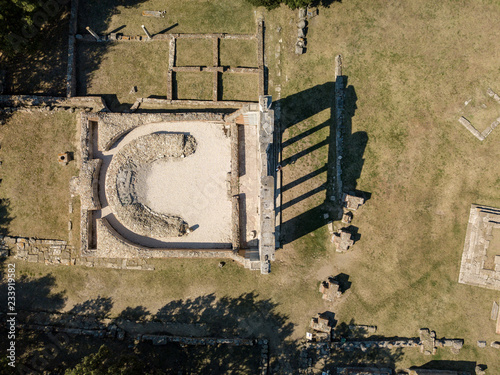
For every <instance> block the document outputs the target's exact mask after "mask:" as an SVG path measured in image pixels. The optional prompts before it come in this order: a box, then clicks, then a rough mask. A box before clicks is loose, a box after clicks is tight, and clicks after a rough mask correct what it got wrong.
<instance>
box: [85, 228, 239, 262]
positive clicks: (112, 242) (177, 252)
mask: <svg viewBox="0 0 500 375" xmlns="http://www.w3.org/2000/svg"><path fill="white" fill-rule="evenodd" d="M96 225H97V226H96V229H97V237H98V238H99V247H98V249H97V251H96V252H93V253H92V255H95V256H97V257H117V258H134V259H141V258H142V259H146V258H232V259H235V258H234V257H233V250H232V249H173V248H172V249H158V248H148V247H144V246H139V245H137V244H134V243H132V242H130V241H128V240H126V239H125V238H123V237H122V236H121V235H120V234H119V233H118V232H117V231H116V230H114V228H113V227H112V226H111V225H110V224H109V222H108V221H107V220H106V219H105V218H102V219H97V224H96Z"/></svg>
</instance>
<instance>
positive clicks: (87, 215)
mask: <svg viewBox="0 0 500 375" xmlns="http://www.w3.org/2000/svg"><path fill="white" fill-rule="evenodd" d="M261 101H262V103H261V105H259V104H257V103H256V104H249V105H244V106H242V107H241V108H240V109H238V110H236V111H235V112H233V113H227V111H225V112H222V111H221V112H218V111H217V110H214V111H212V112H210V111H206V112H183V111H182V110H177V111H176V112H175V113H142V114H138V113H104V112H99V113H87V112H85V113H82V114H81V115H80V125H81V132H80V134H81V141H80V148H81V155H80V157H79V158H78V159H79V162H80V174H79V176H78V177H76V178H73V180H72V183H71V192H72V195H74V196H75V195H78V196H80V202H81V222H80V247H81V256H82V257H84V258H88V257H91V258H92V259H118V258H119V259H130V260H134V259H135V260H141V259H142V260H143V259H149V258H168V257H175V258H230V259H233V260H235V261H237V262H239V263H241V264H243V265H244V266H245V267H246V268H249V269H253V270H260V271H261V273H268V272H270V262H271V261H272V260H274V251H275V238H274V231H275V218H274V197H275V188H274V177H273V176H272V170H273V168H270V167H269V157H270V156H269V154H268V153H269V152H270V151H269V150H270V147H269V145H270V144H271V143H272V141H273V132H274V117H273V111H272V110H271V109H270V102H271V99H270V97H262V98H261ZM266 103H267V104H266ZM240 132H245V137H242V136H240V135H239V133H240ZM253 133H255V134H253ZM214 142H215V143H214ZM242 142H244V143H242ZM214 147H215V148H214ZM245 150H247V152H246V153H245ZM249 150H253V151H254V152H255V153H254V152H252V151H249ZM252 155H255V156H252ZM212 159H213V160H212ZM243 164H244V165H243ZM155 168H160V169H159V170H160V171H167V172H168V171H177V172H178V173H180V174H178V175H172V176H168V175H165V173H167V172H155V171H156V170H157V169H155ZM162 168H163V169H162ZM165 168H166V169H165ZM172 168H173V169H172ZM240 170H245V171H246V174H247V175H248V177H246V176H245V178H246V179H247V180H248V179H249V181H252V183H251V186H248V184H247V183H245V184H242V183H241V178H242V177H241V176H240ZM177 172H176V173H177ZM158 173H162V174H160V175H158ZM195 174H196V178H197V180H196V182H195V180H193V178H194V177H193V176H194V175H195ZM158 176H160V177H161V178H160V177H158ZM162 181H163V182H162ZM152 184H153V185H152ZM158 184H160V185H158ZM164 184H165V186H164ZM253 185H255V186H253ZM198 187H199V190H197V189H198ZM151 191H153V192H155V193H154V194H153V193H151ZM186 191H189V193H186ZM190 194H192V195H190ZM176 197H181V198H182V199H177V198H176ZM169 207H170V208H169ZM172 207H174V208H172ZM214 212H219V214H214ZM248 233H253V236H252V238H253V240H252V241H249V240H248V238H247V236H248Z"/></svg>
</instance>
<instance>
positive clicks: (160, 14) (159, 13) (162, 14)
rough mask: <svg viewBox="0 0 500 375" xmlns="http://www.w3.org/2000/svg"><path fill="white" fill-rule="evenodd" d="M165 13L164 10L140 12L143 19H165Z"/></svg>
mask: <svg viewBox="0 0 500 375" xmlns="http://www.w3.org/2000/svg"><path fill="white" fill-rule="evenodd" d="M166 13H167V12H166V11H165V10H162V11H159V10H144V11H143V12H142V15H143V17H156V18H165V14H166Z"/></svg>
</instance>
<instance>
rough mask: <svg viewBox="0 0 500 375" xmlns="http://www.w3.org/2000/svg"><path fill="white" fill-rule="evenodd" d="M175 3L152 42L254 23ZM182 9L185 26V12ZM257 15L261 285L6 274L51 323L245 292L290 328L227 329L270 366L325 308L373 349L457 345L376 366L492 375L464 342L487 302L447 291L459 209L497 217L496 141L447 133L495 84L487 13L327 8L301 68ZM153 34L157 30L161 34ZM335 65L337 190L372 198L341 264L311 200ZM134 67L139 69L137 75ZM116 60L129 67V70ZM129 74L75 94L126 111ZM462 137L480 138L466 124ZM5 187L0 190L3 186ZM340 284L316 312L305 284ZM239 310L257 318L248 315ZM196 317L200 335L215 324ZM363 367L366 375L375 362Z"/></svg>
mask: <svg viewBox="0 0 500 375" xmlns="http://www.w3.org/2000/svg"><path fill="white" fill-rule="evenodd" d="M103 4H105V3H103ZM162 4H163V3H160V2H157V1H150V2H146V3H141V5H140V7H139V8H123V9H120V10H121V14H119V13H117V14H115V15H112V16H110V18H109V19H108V20H107V21H106V22H107V23H104V22H103V25H102V26H99V25H98V23H96V24H95V26H94V27H95V28H96V29H97V30H98V31H99V32H101V31H104V30H108V31H109V30H113V29H114V28H117V27H119V26H121V25H123V24H126V28H124V29H123V32H124V33H127V32H128V33H129V34H130V33H132V31H128V30H136V29H138V27H139V26H138V25H139V23H140V22H146V21H145V19H144V20H143V19H141V18H140V17H138V18H137V19H136V18H134V17H136V16H135V14H138V12H140V10H141V9H160V8H162ZM180 4H181V2H176V1H173V2H172V8H171V9H172V11H171V12H169V13H167V18H165V19H160V20H148V22H152V23H153V22H157V21H158V25H157V28H158V29H160V28H161V27H165V28H166V27H168V25H169V24H171V23H173V22H176V21H175V18H174V17H175V16H177V17H179V18H178V20H181V19H183V20H184V21H183V22H180V21H177V22H179V26H176V28H175V29H174V30H182V31H179V32H221V31H224V32H254V28H255V24H254V14H253V9H251V8H249V7H248V6H247V5H246V3H244V2H243V1H234V2H231V4H230V5H228V4H229V3H228V2H225V3H223V2H200V1H193V2H187V3H185V7H186V8H185V9H184V10H183V11H182V12H181V11H180V8H175V7H180ZM221 4H225V5H226V6H225V7H222V6H221ZM103 6H104V5H103ZM195 6H196V9H197V12H196V17H193V14H194V13H190V12H188V10H189V9H192V7H195ZM217 7H220V9H219V8H217ZM176 9H178V11H176V12H174V11H175V10H176ZM214 9H216V11H214ZM89 12H90V11H89ZM213 12H215V13H213ZM217 12H218V13H217ZM231 12H232V13H231ZM258 12H260V13H263V14H264V15H265V18H266V25H267V26H266V57H267V66H268V68H269V87H270V90H269V91H270V93H271V94H273V97H274V99H275V100H276V98H277V94H278V91H277V90H276V85H278V84H279V85H281V91H280V92H281V97H282V99H280V105H281V112H282V117H281V124H282V127H283V130H284V133H283V163H282V164H283V184H282V185H283V187H282V193H283V203H284V205H283V223H284V224H283V227H282V230H283V239H284V241H283V243H284V246H283V249H281V250H279V251H278V252H277V260H276V262H274V263H273V265H272V273H271V274H270V275H269V276H261V275H260V274H258V273H252V272H250V271H247V270H245V269H243V268H241V267H240V266H238V265H236V264H233V263H229V264H227V265H226V267H224V268H223V269H219V268H218V267H217V264H218V262H217V261H205V260H190V261H183V260H169V261H168V262H161V261H157V262H156V266H157V270H156V271H154V272H136V271H127V272H123V271H116V270H102V269H85V268H80V267H72V268H62V267H61V268H50V269H49V268H46V267H44V266H41V265H36V264H35V265H33V264H19V266H18V267H19V270H21V271H22V272H24V274H28V275H30V277H31V278H32V279H34V280H35V279H37V278H38V277H40V276H42V275H45V274H47V273H51V274H52V275H53V277H54V281H53V282H54V284H53V285H51V286H50V288H51V290H52V291H53V293H57V292H60V293H63V294H64V296H65V307H64V309H67V310H69V309H71V308H72V306H74V305H75V304H77V303H81V302H82V301H86V300H89V299H95V298H97V296H103V297H109V298H111V299H112V301H113V307H112V310H111V314H112V315H115V316H116V315H118V314H119V313H120V312H121V311H123V310H124V309H125V308H127V307H136V306H142V307H144V308H145V309H147V310H148V311H149V312H151V313H156V312H157V311H158V309H160V308H162V307H164V306H165V305H168V304H169V302H171V301H176V300H182V301H184V302H185V303H187V304H190V303H192V302H193V300H195V299H196V298H202V297H204V296H207V295H211V294H212V293H214V294H215V296H216V299H221V298H222V297H224V296H228V297H230V298H234V299H236V300H238V298H239V297H240V296H242V295H243V294H244V293H245V292H252V291H253V292H255V294H256V295H257V297H256V298H255V300H257V301H269V302H272V303H273V304H275V307H274V308H273V309H272V311H273V314H275V313H276V314H280V315H282V316H284V317H286V318H285V319H284V320H285V321H286V323H287V324H291V325H292V329H291V330H290V331H287V332H285V333H283V332H280V334H279V335H278V334H277V331H279V327H277V324H276V323H273V321H272V320H269V319H266V318H267V316H268V315H266V314H264V313H262V315H260V317H259V318H255V317H254V315H252V319H249V322H250V323H249V324H248V326H249V327H250V328H248V327H247V326H246V325H245V324H246V323H245V322H244V321H242V322H241V326H242V328H244V330H245V332H246V334H255V335H264V336H267V337H270V338H271V340H272V344H273V345H274V347H273V350H274V352H275V353H279V351H280V350H282V349H283V347H282V346H281V341H282V339H284V338H286V339H287V340H296V339H299V338H303V337H304V333H305V330H306V327H307V325H308V323H309V319H310V318H311V317H312V316H314V315H315V314H316V313H318V312H322V311H325V310H330V311H333V312H334V313H335V319H337V320H338V321H339V324H340V323H349V322H350V321H352V320H354V321H355V322H356V323H359V324H371V325H376V326H378V331H377V334H380V335H381V336H391V337H392V336H409V337H416V336H417V335H418V329H419V328H422V327H429V328H431V329H434V330H436V332H437V336H438V337H447V338H463V339H465V346H464V348H463V350H462V351H461V352H460V354H458V355H453V354H451V352H450V351H449V350H448V349H440V350H439V351H438V354H437V355H436V356H432V357H430V356H423V355H422V354H420V353H419V352H418V350H406V351H404V353H403V354H404V355H402V356H400V355H398V356H396V355H393V356H392V357H391V356H390V355H388V357H390V358H389V359H388V361H389V362H390V364H392V365H393V366H395V367H396V368H405V367H408V366H410V365H423V364H425V363H427V362H429V361H432V360H435V361H443V362H442V365H443V364H444V363H445V362H444V361H463V362H460V363H462V364H463V363H465V362H470V363H474V362H477V363H484V364H487V365H488V369H489V372H490V373H492V374H495V373H500V360H499V356H498V351H495V350H493V349H491V348H489V347H488V348H485V349H479V348H477V346H476V341H477V340H486V341H488V342H491V341H493V340H499V336H498V335H495V334H494V322H493V321H490V320H489V316H490V309H491V305H492V302H493V300H495V299H496V300H497V301H498V299H499V295H500V292H498V291H491V290H486V289H482V288H477V287H471V286H466V285H460V284H458V282H457V280H458V272H459V266H460V259H461V253H462V248H463V242H464V238H465V230H466V226H467V219H468V214H469V208H470V205H471V203H479V204H485V205H492V206H495V207H500V190H499V189H498V185H499V183H500V178H499V175H500V164H499V163H497V160H498V159H499V157H500V148H499V147H498V142H499V139H500V130H498V129H497V130H495V131H494V132H493V133H492V134H491V135H490V136H489V137H488V138H487V139H486V140H485V141H484V142H482V143H481V142H479V141H478V140H477V139H476V138H474V137H473V136H472V135H471V134H470V133H469V132H468V131H467V130H466V129H464V128H463V126H461V125H460V124H459V123H458V121H457V119H458V117H460V116H461V115H462V114H463V113H462V111H463V106H464V102H465V101H467V100H469V99H470V98H471V97H472V96H473V95H475V93H477V92H479V93H481V92H484V91H485V90H486V89H487V88H488V87H491V88H492V89H493V90H494V91H496V92H499V91H500V88H497V86H495V85H496V82H498V81H499V78H500V70H499V69H498V61H499V58H500V52H499V50H498V48H497V46H496V45H497V40H496V39H497V38H496V35H497V34H498V33H497V31H498V22H497V20H498V19H499V18H500V3H498V1H487V0H482V1H481V0H480V1H472V0H462V1H441V2H435V1H431V0H415V1H412V2H408V1H407V2H386V1H382V0H376V1H371V2H366V1H362V0H349V1H344V2H342V3H337V2H335V3H333V4H332V5H331V6H330V8H326V9H324V8H321V9H320V15H319V16H318V17H316V18H314V19H312V20H310V23H309V26H308V35H307V38H308V50H307V53H306V54H305V55H302V56H296V55H295V54H294V52H293V51H294V40H295V38H296V26H295V23H296V21H297V12H292V11H290V10H288V9H286V8H284V7H282V8H278V9H276V10H273V11H271V12H266V11H264V10H262V9H260V10H258ZM81 13H82V12H81ZM91 14H92V13H91V12H90V13H87V15H88V17H90V16H91ZM174 15H175V16H174ZM209 15H210V17H209ZM215 15H217V17H216V20H215V19H214V23H213V25H210V21H209V20H210V19H211V17H212V16H214V17H215ZM93 17H95V15H94V16H93ZM169 17H171V18H169ZM182 17H185V18H182ZM89 20H90V19H89ZM471 20H477V22H472V21H471ZM160 22H164V23H165V25H163V24H162V25H161V27H160V25H159V23H160ZM88 23H90V21H88ZM80 25H83V24H82V23H81V24H80ZM93 25H94V24H93ZM133 25H135V26H133ZM153 26H154V24H151V26H149V25H148V28H149V27H153ZM278 26H281V28H282V29H281V31H279V32H278ZM155 27H156V26H155ZM177 27H178V29H177ZM133 33H136V32H135V31H134V32H133ZM280 39H281V41H282V42H281V49H280V50H281V54H280V55H279V60H278V57H277V54H276V51H277V46H278V45H279V44H280V42H279V40H280ZM127 47H128V45H127ZM92 48H95V46H93V47H92ZM113 48H115V47H113ZM116 48H122V47H116ZM110 51H111V50H110ZM130 53H133V52H130ZM221 53H222V52H221ZM337 54H342V55H343V58H344V69H343V72H344V74H345V75H346V76H347V77H348V90H347V98H346V102H347V114H346V117H347V120H346V133H347V134H346V135H345V150H346V152H345V155H344V159H343V164H344V171H345V176H344V183H345V185H346V187H347V188H349V189H358V190H361V191H365V192H368V193H370V194H371V198H370V199H369V200H368V201H367V203H366V205H365V206H364V207H363V208H362V209H361V210H359V211H357V212H356V213H355V216H354V220H353V223H352V224H353V225H354V226H356V227H358V228H359V233H360V235H361V237H360V240H359V241H358V242H357V243H356V244H355V246H354V248H353V250H352V251H351V252H349V253H347V254H337V253H335V252H334V249H333V247H332V245H331V244H330V243H329V238H328V237H329V235H328V230H327V228H326V225H324V224H325V220H324V219H323V214H324V213H330V214H332V207H331V205H328V204H324V201H325V198H326V185H325V184H326V182H327V181H328V173H329V172H328V162H329V155H328V152H329V150H330V151H331V144H332V143H331V142H332V139H331V130H332V126H333V124H332V120H331V118H332V113H331V111H332V109H331V108H332V104H333V92H334V85H333V82H334V80H335V77H334V57H335V55H337ZM115 55H116V57H115V60H116V61H118V58H120V59H128V58H129V57H124V56H123V55H124V53H123V52H119V51H118V50H117V53H116V54H115ZM139 55H140V54H137V58H138V59H139V60H138V61H141V62H142V63H144V64H146V63H148V64H150V63H151V62H150V61H148V60H147V59H144V60H141V59H142V58H139ZM89 56H90V54H89ZM152 58H155V57H152ZM110 59H111V58H110ZM221 60H222V58H221ZM130 61H131V62H130V64H132V62H133V64H134V66H136V65H135V64H136V63H137V64H140V63H141V62H134V59H133V58H131V60H130ZM154 61H156V60H154ZM278 61H279V64H278ZM106 64H107V62H106V60H103V63H102V64H101V66H100V67H99V69H97V68H96V69H95V72H94V73H93V74H94V77H97V76H98V75H99V74H102V75H103V77H102V80H103V82H105V79H106V77H107V76H108V75H111V74H112V73H109V72H110V71H112V69H111V70H110V69H109V65H108V67H107V65H106ZM132 68H133V67H132V65H131V69H132ZM133 69H135V68H133ZM278 71H281V74H278ZM120 74H122V73H120ZM142 74H143V73H140V74H139V77H136V80H135V81H132V80H129V79H125V78H123V77H125V76H118V78H117V81H120V82H123V83H120V84H121V85H122V86H120V85H117V86H115V85H114V84H110V82H108V83H107V84H104V83H102V84H101V83H99V84H100V85H101V86H98V85H99V84H98V83H97V81H96V83H95V85H94V86H92V87H91V88H89V89H88V90H93V91H92V92H93V93H95V94H97V93H99V90H102V92H100V93H107V94H113V93H117V91H119V90H122V91H123V93H122V94H117V95H123V96H124V97H125V96H126V95H127V93H128V90H129V89H130V88H129V86H131V85H133V84H136V85H138V87H139V89H140V85H139V84H138V83H134V82H140V80H141V79H143V78H142V77H146V76H145V75H142ZM198 75H200V73H199V74H198ZM120 77H122V78H120ZM144 79H146V81H145V82H148V80H149V79H148V78H144ZM113 82H114V81H113ZM160 82H165V80H164V79H162V80H161V81H160ZM120 87H122V88H120ZM159 87H163V86H159ZM180 87H181V86H179V88H180ZM203 87H205V86H203ZM191 89H192V88H190V90H191ZM194 90H195V91H196V90H201V89H197V88H196V87H194ZM208 90H209V92H211V81H210V82H209V83H208ZM89 92H90V91H89ZM188 94H191V93H190V92H189V93H186V94H185V95H186V96H188ZM207 95H208V93H207ZM141 96H142V95H141ZM494 105H496V103H494V102H492V106H494ZM488 116H489V115H488ZM491 121H493V118H492V119H491ZM474 125H477V127H478V129H479V130H480V131H482V130H483V127H482V126H481V125H480V124H474ZM487 125H489V122H488V123H487V124H485V126H487ZM5 142H6V141H3V143H2V151H3V148H4V147H7V146H6V143H5ZM37 152H41V151H37ZM5 160H6V159H5V157H4V164H7V163H6V161H5ZM330 161H331V159H330ZM2 168H4V166H2ZM4 179H5V181H4V182H3V184H4V186H3V187H2V189H4V188H5V187H7V186H8V185H7V178H6V177H5V178H4ZM63 209H64V210H66V209H67V206H64V208H63ZM65 212H67V211H65ZM12 223H13V225H14V220H13V222H12ZM64 228H65V226H64ZM339 273H345V274H347V275H349V281H350V282H352V285H351V287H350V289H349V290H348V291H347V294H346V296H345V297H344V298H343V300H342V301H341V302H339V303H336V304H335V305H333V306H331V305H327V304H326V303H325V302H324V301H323V300H321V298H320V294H319V293H318V292H317V288H318V285H319V282H320V280H322V279H324V278H325V277H327V276H330V275H337V274H339ZM35 302H36V301H35ZM243 307H244V308H245V309H248V311H249V312H251V313H255V314H259V313H260V312H259V311H257V308H256V307H253V305H252V304H243ZM240 308H241V306H240ZM238 311H240V310H238ZM245 311H246V310H245ZM200 316H201V317H203V319H206V321H207V322H212V323H213V322H214V321H215V322H217V321H219V320H218V319H215V320H214V319H213V317H211V316H207V315H203V314H200ZM281 325H282V324H281ZM393 354H394V353H393ZM362 359H363V360H364V361H365V362H364V363H373V362H374V361H376V359H370V358H362ZM333 360H338V358H333V359H332V361H333ZM360 361H361V359H358V362H360ZM460 363H459V364H457V365H456V366H458V365H460ZM437 365H439V363H438V364H437ZM330 366H333V363H332V364H330Z"/></svg>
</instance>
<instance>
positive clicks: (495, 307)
mask: <svg viewBox="0 0 500 375" xmlns="http://www.w3.org/2000/svg"><path fill="white" fill-rule="evenodd" d="M490 319H491V320H497V319H498V303H497V302H496V301H493V307H492V308H491V316H490Z"/></svg>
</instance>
